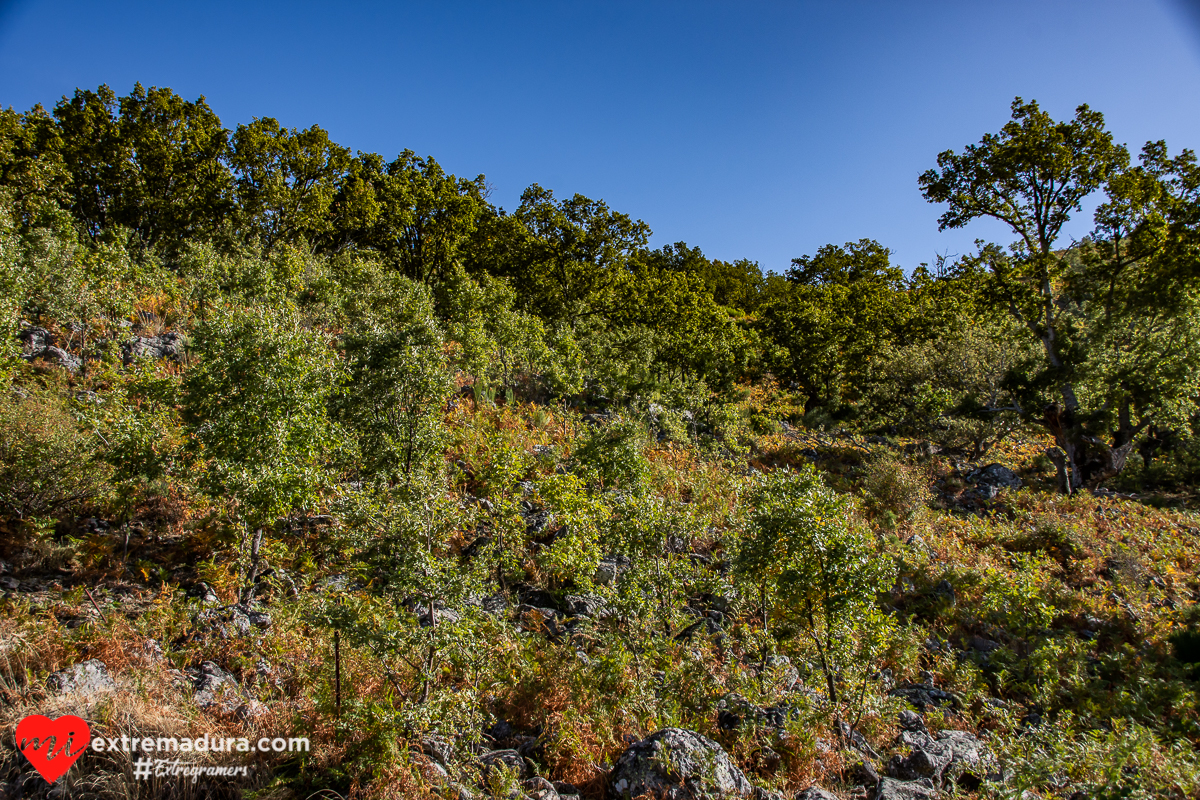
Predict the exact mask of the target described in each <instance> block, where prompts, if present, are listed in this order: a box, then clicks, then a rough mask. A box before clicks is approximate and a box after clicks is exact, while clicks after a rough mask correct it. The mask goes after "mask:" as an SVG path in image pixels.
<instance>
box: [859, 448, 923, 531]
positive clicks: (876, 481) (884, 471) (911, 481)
mask: <svg viewBox="0 0 1200 800" xmlns="http://www.w3.org/2000/svg"><path fill="white" fill-rule="evenodd" d="M863 491H864V493H865V496H866V501H867V505H868V507H870V509H871V510H872V511H873V512H874V513H875V514H876V515H877V516H878V517H880V518H881V519H885V520H887V521H888V522H890V523H891V524H890V525H889V527H891V526H892V525H894V524H895V522H896V521H900V522H905V523H910V522H914V521H915V520H917V519H919V518H920V516H921V515H922V514H924V513H925V510H926V507H927V506H928V504H929V501H930V500H931V499H932V496H931V493H930V491H929V478H928V476H927V475H926V474H925V472H924V470H922V469H921V468H920V467H917V466H914V465H912V464H906V463H904V462H903V461H900V460H898V459H896V458H895V457H894V456H891V455H890V454H883V455H880V456H877V457H876V458H875V460H874V461H872V462H871V464H870V466H868V467H867V473H866V476H865V477H864V478H863Z"/></svg>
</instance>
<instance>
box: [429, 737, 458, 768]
mask: <svg viewBox="0 0 1200 800" xmlns="http://www.w3.org/2000/svg"><path fill="white" fill-rule="evenodd" d="M421 752H422V753H424V754H425V755H427V756H429V757H430V758H432V759H433V760H434V761H436V762H437V763H439V764H441V765H442V766H445V765H447V764H449V763H450V761H451V760H452V759H453V758H454V743H453V742H451V741H450V740H449V739H447V738H446V737H444V736H426V737H425V738H423V739H421Z"/></svg>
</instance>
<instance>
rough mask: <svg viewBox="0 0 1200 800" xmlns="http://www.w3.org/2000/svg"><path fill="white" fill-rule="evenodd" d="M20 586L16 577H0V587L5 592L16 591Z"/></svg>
mask: <svg viewBox="0 0 1200 800" xmlns="http://www.w3.org/2000/svg"><path fill="white" fill-rule="evenodd" d="M20 588H21V582H20V581H19V580H17V579H16V578H10V577H8V576H7V575H6V576H5V577H3V578H0V589H3V590H4V591H6V592H16V591H19V590H20Z"/></svg>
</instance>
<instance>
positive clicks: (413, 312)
mask: <svg viewBox="0 0 1200 800" xmlns="http://www.w3.org/2000/svg"><path fill="white" fill-rule="evenodd" d="M410 290H411V292H412V295H411V298H410V301H409V303H408V304H407V305H408V307H407V308H406V309H405V312H406V313H405V315H404V316H402V317H396V318H393V319H392V320H391V321H390V323H391V324H390V326H389V327H388V328H380V327H369V328H364V329H360V330H357V331H355V332H354V333H352V334H347V335H346V336H344V337H343V339H342V347H343V350H344V352H345V354H346V383H345V385H344V388H343V390H342V391H341V392H340V393H339V394H338V396H337V398H336V400H335V401H334V406H335V408H336V409H337V416H338V419H339V420H340V421H341V422H342V423H343V425H344V426H345V428H346V429H347V430H348V431H349V432H351V433H353V434H354V435H356V436H357V439H358V451H357V457H358V462H357V468H358V469H359V470H360V471H361V473H362V474H363V475H367V476H371V477H373V478H377V479H382V480H384V481H397V480H403V481H404V482H405V483H407V484H411V483H412V481H413V480H414V477H419V476H421V475H424V474H434V473H437V472H438V471H439V465H438V463H437V458H436V457H437V456H438V455H439V453H440V450H441V445H442V424H441V409H442V406H443V404H444V403H445V400H446V397H447V396H448V395H449V394H450V375H449V373H448V371H447V368H446V363H445V359H444V357H443V355H442V336H441V331H440V330H439V328H438V325H437V323H436V321H435V320H434V318H433V306H432V302H431V300H430V298H429V295H428V292H427V291H425V290H424V288H423V287H422V286H421V285H420V284H412V285H411V286H410Z"/></svg>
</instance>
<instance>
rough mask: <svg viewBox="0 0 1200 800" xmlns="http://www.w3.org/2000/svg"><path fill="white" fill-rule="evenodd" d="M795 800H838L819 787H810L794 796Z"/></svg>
mask: <svg viewBox="0 0 1200 800" xmlns="http://www.w3.org/2000/svg"><path fill="white" fill-rule="evenodd" d="M796 800H838V799H837V795H835V794H832V793H831V792H827V791H825V790H824V789H822V788H821V787H820V786H810V787H808V788H807V789H805V790H804V791H803V792H800V793H799V794H797V795H796Z"/></svg>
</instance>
